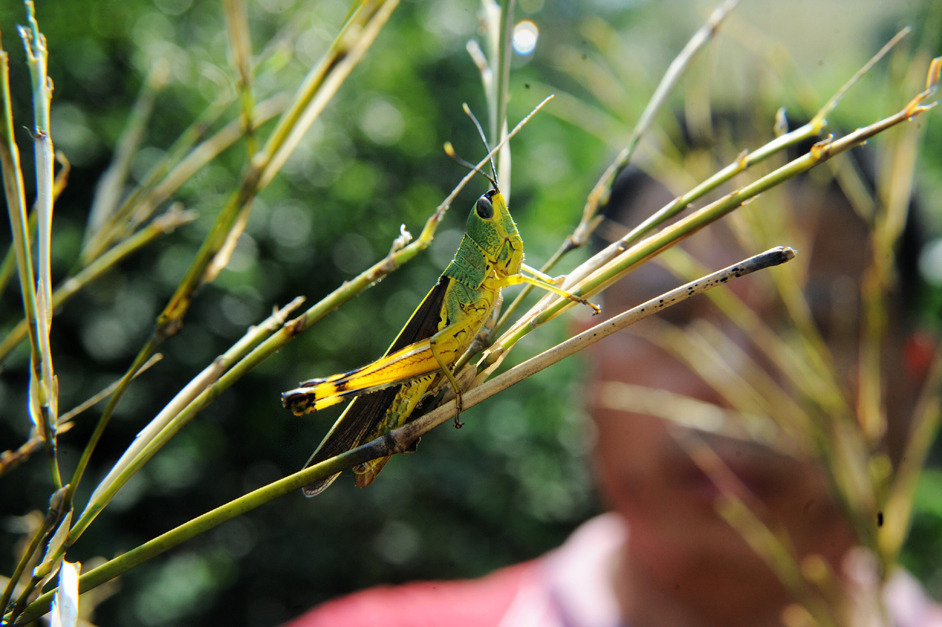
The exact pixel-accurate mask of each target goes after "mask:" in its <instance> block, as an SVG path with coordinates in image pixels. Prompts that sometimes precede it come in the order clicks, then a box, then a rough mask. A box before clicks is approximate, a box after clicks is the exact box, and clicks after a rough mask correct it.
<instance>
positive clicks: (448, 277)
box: [281, 173, 599, 496]
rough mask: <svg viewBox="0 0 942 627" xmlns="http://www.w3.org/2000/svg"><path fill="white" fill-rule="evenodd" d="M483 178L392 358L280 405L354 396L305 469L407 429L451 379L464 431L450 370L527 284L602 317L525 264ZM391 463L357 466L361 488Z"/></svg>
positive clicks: (295, 393)
mask: <svg viewBox="0 0 942 627" xmlns="http://www.w3.org/2000/svg"><path fill="white" fill-rule="evenodd" d="M482 174H483V173H482ZM484 176H485V177H487V179H488V180H489V181H490V183H491V189H490V190H489V191H488V192H487V193H485V194H484V195H483V196H481V197H480V198H478V200H477V202H476V203H475V204H474V208H473V209H472V210H471V213H470V215H469V216H468V223H467V228H466V230H465V234H464V237H463V238H462V239H461V243H460V245H459V246H458V251H457V252H456V253H455V256H454V259H452V261H451V263H449V264H448V267H447V268H445V271H444V272H443V273H442V275H441V277H439V279H438V282H437V283H436V284H435V286H434V287H432V289H431V290H430V291H429V293H428V294H427V295H426V296H425V298H424V299H423V300H422V303H421V304H420V305H419V306H418V308H416V310H415V311H414V312H413V313H412V316H411V317H410V318H409V321H408V322H406V325H405V326H404V327H403V329H402V331H400V332H399V335H398V336H397V337H396V339H395V341H393V343H392V345H391V346H390V347H389V350H387V351H386V354H385V355H383V356H382V357H381V358H380V359H378V360H376V361H374V362H372V363H370V364H367V365H365V366H363V367H361V368H357V369H356V370H351V371H349V372H345V373H342V374H337V375H334V376H331V377H326V378H322V379H311V380H310V381H305V382H303V383H300V384H299V387H297V388H295V389H293V390H289V391H287V392H285V393H283V394H282V395H281V398H282V404H283V405H284V406H285V407H286V408H287V409H290V410H291V411H292V412H293V413H294V414H295V415H298V416H300V415H303V414H307V413H311V412H315V411H319V410H321V409H324V408H325V407H330V406H331V405H334V404H337V403H340V402H342V401H344V400H346V399H348V398H351V397H355V398H353V400H352V401H351V402H350V404H349V405H348V406H347V408H346V409H345V410H344V411H343V413H342V414H341V415H340V418H338V419H337V422H336V423H335V424H334V426H333V427H332V428H331V430H330V431H329V432H328V433H327V435H326V436H325V437H324V440H323V441H322V442H321V443H320V445H319V446H318V447H317V450H315V451H314V454H313V455H312V456H311V458H310V459H309V460H308V461H307V464H305V466H304V467H305V468H307V467H309V466H312V465H314V464H317V463H319V462H322V461H324V460H326V459H329V458H331V457H334V456H335V455H339V454H340V453H344V452H346V451H348V450H350V449H352V448H356V447H357V446H360V445H361V444H363V443H365V442H369V441H371V440H373V439H375V438H377V437H380V436H381V435H383V434H385V433H388V432H389V431H392V430H393V429H395V428H397V427H400V426H402V425H404V424H405V423H407V422H408V421H409V420H411V417H412V414H413V413H414V412H415V411H416V409H417V408H419V407H421V409H426V407H425V405H428V404H430V400H433V399H430V397H431V394H430V392H431V391H434V390H436V389H438V388H439V387H440V386H441V384H443V383H445V382H446V380H447V383H449V384H450V385H451V389H452V390H453V391H454V392H455V399H456V413H455V426H459V427H460V426H461V423H460V422H459V421H458V414H459V413H460V411H461V390H460V386H459V384H458V381H457V380H456V378H455V373H454V372H452V365H453V364H454V363H455V362H456V361H457V360H458V358H459V357H461V355H462V354H463V353H464V352H465V351H467V350H468V348H469V347H470V346H471V344H472V342H473V341H474V339H475V338H476V337H477V336H478V334H479V333H480V332H481V331H482V329H483V328H484V327H485V324H486V323H487V322H488V320H489V319H490V318H491V315H492V313H493V312H494V310H495V307H497V306H498V303H499V300H500V298H501V290H502V289H503V288H505V287H507V286H510V285H517V284H520V283H529V284H531V285H534V286H537V287H540V288H542V289H545V290H548V291H550V292H553V293H555V294H559V295H561V296H564V297H565V298H568V299H570V300H573V301H576V302H579V303H582V304H585V305H588V306H589V307H592V308H593V309H594V310H595V313H599V308H598V307H596V306H595V305H593V304H592V303H590V302H588V301H587V300H585V299H584V298H581V297H579V296H575V295H574V294H570V293H569V292H566V291H565V290H562V289H560V288H559V287H558V284H559V283H560V282H561V281H562V277H559V278H552V277H549V276H547V275H545V274H543V273H542V272H540V271H539V270H536V269H534V268H531V267H529V266H527V265H526V264H524V263H523V241H522V240H521V238H520V233H518V232H517V226H516V225H515V224H514V221H513V218H512V217H511V215H510V211H509V210H508V208H507V203H506V201H505V200H504V196H503V195H502V194H501V193H500V189H499V188H498V186H497V180H496V178H492V177H490V176H488V175H487V174H484ZM421 413H424V412H421V411H420V414H421ZM387 461H389V457H382V458H379V459H374V460H371V461H369V462H366V463H364V464H360V465H358V466H356V467H355V468H354V469H353V472H354V476H355V481H356V485H357V486H358V487H361V488H362V487H366V486H368V485H369V484H370V483H372V482H373V480H374V479H375V478H376V475H377V474H379V472H380V471H381V470H382V469H383V466H385V465H386V462H387ZM338 475H339V473H338V474H335V475H333V476H331V477H328V478H326V479H322V480H320V481H317V482H315V483H312V484H310V485H307V486H305V487H304V494H305V495H307V496H315V495H317V494H320V493H321V492H323V491H324V490H325V489H327V487H328V486H329V485H330V484H331V483H333V481H334V480H335V479H336V478H337V476H338Z"/></svg>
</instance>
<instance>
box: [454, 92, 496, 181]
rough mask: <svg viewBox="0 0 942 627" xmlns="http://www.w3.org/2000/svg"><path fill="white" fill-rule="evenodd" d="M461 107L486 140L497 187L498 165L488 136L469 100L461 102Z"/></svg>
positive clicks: (482, 139) (485, 143)
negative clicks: (473, 111)
mask: <svg viewBox="0 0 942 627" xmlns="http://www.w3.org/2000/svg"><path fill="white" fill-rule="evenodd" d="M461 109H462V110H463V111H464V113H465V115H467V116H468V117H469V118H471V121H472V122H474V127H475V128H476V129H478V135H480V136H481V141H482V142H484V148H485V149H486V150H487V152H488V154H489V155H490V157H491V172H493V173H494V187H497V167H496V166H495V165H494V151H492V150H491V147H490V146H489V145H488V143H487V136H486V135H485V134H484V129H483V128H481V123H480V122H478V119H477V117H475V115H474V113H472V112H471V107H469V106H468V103H467V102H462V103H461Z"/></svg>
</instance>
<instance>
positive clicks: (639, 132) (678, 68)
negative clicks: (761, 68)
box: [494, 0, 748, 330]
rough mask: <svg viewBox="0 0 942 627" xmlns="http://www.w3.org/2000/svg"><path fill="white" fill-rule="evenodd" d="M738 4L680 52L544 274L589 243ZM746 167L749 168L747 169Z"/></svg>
mask: <svg viewBox="0 0 942 627" xmlns="http://www.w3.org/2000/svg"><path fill="white" fill-rule="evenodd" d="M737 4H739V0H728V1H727V2H725V3H724V4H722V5H720V6H719V7H717V9H716V10H714V11H713V13H712V14H711V15H710V17H709V19H707V22H706V23H705V24H704V25H703V26H702V27H701V28H700V29H699V30H697V32H696V33H694V35H693V37H691V38H690V40H689V41H688V42H687V45H685V46H684V48H683V50H681V51H680V53H679V54H678V55H677V56H676V57H675V58H674V60H673V61H672V62H671V64H670V65H669V66H668V68H667V71H666V72H665V73H664V76H663V77H662V78H661V82H660V83H659V84H658V86H657V88H656V89H655V90H654V94H652V96H651V99H650V100H649V101H648V104H647V105H646V106H645V109H644V111H643V112H642V114H641V117H640V118H639V120H638V122H637V124H636V125H635V127H634V129H632V131H631V135H630V136H629V137H628V142H627V143H626V145H625V147H624V148H622V150H621V152H619V153H618V155H617V156H616V157H615V160H614V161H613V162H612V163H611V164H610V165H609V166H608V168H606V169H605V172H603V173H602V176H601V177H600V178H599V180H598V182H596V184H595V186H594V187H593V188H592V191H591V192H590V193H589V196H588V198H587V199H586V204H585V206H584V207H583V209H582V219H581V220H580V221H579V224H578V226H576V229H575V230H574V231H573V233H572V235H570V236H569V237H567V238H566V241H565V242H564V243H563V244H562V246H560V248H559V250H557V251H556V252H555V253H554V254H553V256H552V257H550V259H549V260H548V261H547V262H546V263H545V264H544V265H543V267H542V268H541V271H543V272H549V271H550V269H552V268H553V267H554V266H555V265H556V263H557V262H558V261H559V260H560V259H561V258H562V257H563V255H565V254H566V253H567V252H569V251H571V250H574V249H576V248H579V247H581V246H584V245H585V244H586V242H587V241H588V240H589V236H590V235H591V234H592V231H593V230H595V227H596V226H597V224H598V221H597V220H596V215H597V214H598V210H599V206H600V205H602V204H604V203H606V202H608V196H609V194H610V193H611V189H612V184H613V183H614V182H615V178H616V177H617V176H618V173H619V172H621V171H622V170H624V169H625V168H626V167H628V164H629V163H631V158H632V156H634V152H635V149H636V148H637V147H638V143H639V142H640V141H641V138H642V137H643V136H644V134H645V133H646V132H647V131H648V129H649V128H650V127H651V124H652V123H653V122H654V118H655V117H657V114H658V113H659V112H660V111H661V109H663V107H664V104H665V103H666V102H667V97H668V96H669V95H670V94H671V92H672V91H673V89H674V87H676V86H677V83H678V82H679V81H680V79H681V77H683V75H684V73H685V72H686V71H687V69H688V68H689V67H690V63H691V62H692V61H693V59H694V57H695V56H696V54H697V53H698V52H699V51H700V50H701V49H702V48H703V47H704V46H706V44H707V43H709V42H710V41H711V40H712V39H713V38H714V37H715V36H716V33H717V31H718V30H719V27H720V24H722V22H723V20H724V19H726V16H727V15H729V13H730V12H731V11H732V10H733V9H734V8H735V7H736V5H737ZM745 167H748V165H746V166H745ZM739 171H740V169H736V170H735V171H734V172H732V173H731V174H730V175H729V176H730V177H731V176H732V175H733V174H735V173H737V172H739ZM718 175H719V174H718ZM704 193H706V192H704ZM688 202H690V201H688ZM683 206H685V205H679V207H683ZM531 290H532V287H530V286H527V287H525V288H524V289H523V290H522V291H521V292H520V294H519V295H518V296H517V298H515V299H514V301H513V302H512V303H511V304H510V305H509V306H508V307H507V308H505V310H504V312H503V313H501V316H500V320H498V322H497V324H496V325H494V328H495V329H496V330H499V329H502V328H504V325H505V324H506V323H507V321H508V320H510V317H511V316H512V315H513V313H514V312H515V311H516V310H517V308H518V307H519V306H520V304H521V302H522V301H523V299H524V298H525V297H526V296H527V294H529V293H530V291H531Z"/></svg>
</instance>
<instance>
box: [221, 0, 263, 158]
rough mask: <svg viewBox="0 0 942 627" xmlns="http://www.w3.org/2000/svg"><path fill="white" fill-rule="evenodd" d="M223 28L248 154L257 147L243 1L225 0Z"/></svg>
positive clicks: (246, 18)
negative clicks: (235, 84) (226, 39)
mask: <svg viewBox="0 0 942 627" xmlns="http://www.w3.org/2000/svg"><path fill="white" fill-rule="evenodd" d="M223 7H224V8H225V14H226V27H227V28H228V31H229V38H228V39H229V50H230V52H231V53H232V65H233V66H234V67H235V70H236V74H237V76H238V77H239V95H240V105H241V107H240V110H241V116H240V119H241V121H242V131H243V135H244V137H245V140H246V148H247V149H248V155H249V156H250V157H251V156H252V155H253V154H254V153H255V151H256V149H257V146H256V141H255V132H254V129H255V124H254V123H253V118H254V117H255V115H254V108H255V98H254V97H253V96H252V64H251V57H252V43H251V37H250V35H249V17H248V11H247V9H246V6H245V0H225V2H224V3H223Z"/></svg>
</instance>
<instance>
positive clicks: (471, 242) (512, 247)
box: [442, 189, 523, 288]
mask: <svg viewBox="0 0 942 627" xmlns="http://www.w3.org/2000/svg"><path fill="white" fill-rule="evenodd" d="M522 265H523V241H522V240H521V239H520V233H518V232H517V225H516V224H514V220H513V218H512V217H511V216H510V210H509V209H508V208H507V203H506V202H505V201H504V197H503V195H501V193H500V192H499V191H497V190H496V189H495V190H491V191H489V192H487V193H486V194H484V195H483V196H481V197H480V198H479V199H478V201H477V202H476V203H475V205H474V208H473V209H472V210H471V214H470V215H469V216H468V225H467V228H466V230H465V234H464V237H462V238H461V244H460V245H459V246H458V252H456V253H455V258H454V259H452V260H451V263H450V264H448V267H447V268H445V272H443V273H442V276H447V277H451V278H453V279H455V280H456V281H459V282H461V283H463V284H464V285H467V286H468V287H470V288H477V287H480V286H481V284H482V283H483V282H484V279H485V278H487V276H488V274H489V273H492V272H493V273H497V274H500V275H502V276H510V275H514V274H517V273H519V272H520V267H521V266H522Z"/></svg>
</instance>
